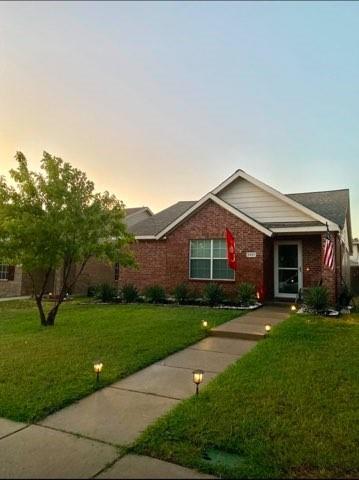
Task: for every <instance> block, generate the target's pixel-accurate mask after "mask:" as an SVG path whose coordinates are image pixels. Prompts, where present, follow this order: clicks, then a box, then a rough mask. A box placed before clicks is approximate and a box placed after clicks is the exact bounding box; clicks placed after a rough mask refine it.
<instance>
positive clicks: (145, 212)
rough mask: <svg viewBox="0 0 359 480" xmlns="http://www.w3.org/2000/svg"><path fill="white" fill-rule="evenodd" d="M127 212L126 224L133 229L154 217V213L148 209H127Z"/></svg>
mask: <svg viewBox="0 0 359 480" xmlns="http://www.w3.org/2000/svg"><path fill="white" fill-rule="evenodd" d="M125 212H126V224H127V226H128V227H132V226H133V225H135V224H136V223H139V222H141V221H142V220H145V219H146V218H148V217H151V216H152V215H153V213H152V211H151V210H150V209H149V208H148V207H135V208H126V209H125Z"/></svg>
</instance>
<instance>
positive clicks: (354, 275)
mask: <svg viewBox="0 0 359 480" xmlns="http://www.w3.org/2000/svg"><path fill="white" fill-rule="evenodd" d="M350 283H351V289H352V292H353V294H354V295H359V239H357V238H354V240H353V254H352V255H351V257H350Z"/></svg>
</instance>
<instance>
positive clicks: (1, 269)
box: [0, 263, 9, 282]
mask: <svg viewBox="0 0 359 480" xmlns="http://www.w3.org/2000/svg"><path fill="white" fill-rule="evenodd" d="M8 280H9V265H8V264H7V263H0V282H7V281H8Z"/></svg>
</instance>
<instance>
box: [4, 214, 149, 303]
mask: <svg viewBox="0 0 359 480" xmlns="http://www.w3.org/2000/svg"><path fill="white" fill-rule="evenodd" d="M125 213H126V217H125V222H126V224H127V226H128V228H130V227H133V226H134V225H136V223H138V222H141V221H143V220H145V219H146V218H148V217H149V216H151V215H153V213H152V212H151V210H150V209H149V208H148V207H136V208H126V209H125ZM76 268H77V267H75V270H74V274H75V273H76ZM60 274H61V272H60V271H56V272H55V273H54V274H52V275H50V278H49V280H48V283H47V287H46V291H47V292H53V293H55V294H56V293H58V290H59V276H60ZM35 282H36V278H35ZM100 283H114V267H113V265H110V264H108V263H105V262H101V261H99V260H96V259H90V261H89V262H88V264H87V265H86V268H85V269H84V271H83V272H82V274H81V276H80V277H79V279H78V282H77V284H76V286H75V288H74V291H73V292H72V293H74V294H85V295H86V293H87V289H88V287H89V286H94V285H97V284H100ZM31 294H32V282H31V280H30V278H29V276H28V275H27V274H26V273H25V272H24V271H23V269H22V268H21V265H17V266H11V265H6V264H2V263H0V298H1V297H18V296H22V295H24V296H25V295H26V296H27V295H31Z"/></svg>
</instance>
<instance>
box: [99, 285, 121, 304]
mask: <svg viewBox="0 0 359 480" xmlns="http://www.w3.org/2000/svg"><path fill="white" fill-rule="evenodd" d="M96 297H97V298H99V299H100V300H101V302H112V301H113V300H114V298H115V297H116V290H115V288H114V287H113V286H112V285H110V284H109V283H101V285H99V286H98V287H97V288H96Z"/></svg>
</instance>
